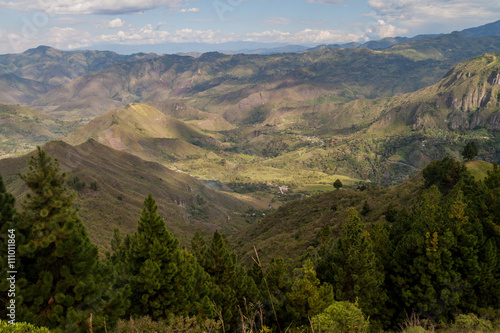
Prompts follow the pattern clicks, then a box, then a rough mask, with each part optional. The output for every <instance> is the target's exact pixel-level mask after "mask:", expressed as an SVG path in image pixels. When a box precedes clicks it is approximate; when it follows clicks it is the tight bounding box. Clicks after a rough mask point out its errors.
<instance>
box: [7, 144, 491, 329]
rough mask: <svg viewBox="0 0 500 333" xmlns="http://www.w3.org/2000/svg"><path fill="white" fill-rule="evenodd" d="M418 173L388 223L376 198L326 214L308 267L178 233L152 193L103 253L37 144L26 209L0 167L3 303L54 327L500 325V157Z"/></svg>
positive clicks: (222, 239) (27, 177)
mask: <svg viewBox="0 0 500 333" xmlns="http://www.w3.org/2000/svg"><path fill="white" fill-rule="evenodd" d="M471 148H472V149H473V148H474V147H470V146H469V147H468V148H467V149H466V150H464V157H466V158H469V157H470V156H472V157H473V155H474V154H473V152H472V153H470V152H469V153H467V152H468V151H469V150H470V149H471ZM472 157H471V158H472ZM422 174H423V179H424V184H423V186H422V190H421V192H420V193H419V194H418V198H417V199H416V200H415V202H412V204H411V207H410V208H409V209H407V208H402V209H398V208H396V207H397V205H394V206H391V208H389V209H387V211H385V212H384V216H385V218H384V221H383V222H380V223H366V222H365V221H364V215H365V214H366V211H365V210H369V209H370V207H364V209H363V211H361V212H358V211H356V209H354V208H352V207H351V208H346V209H347V215H346V216H347V218H346V219H345V220H344V221H342V223H341V225H340V226H338V228H337V230H338V232H336V233H332V230H331V225H330V224H328V223H327V224H325V225H324V227H323V228H322V229H321V231H320V233H319V234H318V235H317V239H318V241H317V245H316V247H315V248H314V249H312V251H309V255H307V256H305V257H304V258H303V260H301V264H300V266H298V267H295V266H296V265H290V263H289V262H288V261H286V260H284V259H282V258H279V257H277V258H273V259H272V260H271V261H270V263H269V264H263V262H262V261H261V259H260V258H259V251H258V249H255V255H254V256H253V258H252V260H253V265H250V266H249V265H245V266H244V265H243V264H242V262H241V261H240V260H239V258H237V256H236V254H235V253H234V252H233V251H232V249H231V248H230V246H229V243H228V240H227V238H226V236H225V235H224V234H222V233H219V232H218V231H215V232H214V234H213V237H212V238H211V239H209V240H207V239H203V237H202V236H200V235H199V234H198V233H197V234H196V235H195V236H194V238H193V239H192V241H191V244H190V247H186V246H181V245H180V243H179V241H178V239H177V238H176V237H175V236H174V235H173V234H172V233H171V232H170V231H169V230H167V228H166V224H165V220H164V219H163V218H162V217H161V216H159V214H158V211H157V210H158V207H157V205H156V202H155V199H154V198H153V197H152V196H151V195H149V196H148V197H147V198H145V200H144V207H143V211H142V214H141V215H140V216H138V217H137V218H138V224H137V230H136V231H135V232H134V233H132V234H128V235H121V234H120V232H119V231H118V230H115V234H114V237H113V240H112V243H111V245H110V248H111V249H112V250H111V251H110V252H108V253H105V254H103V255H100V254H99V252H98V250H97V247H96V246H95V245H94V244H93V243H92V242H91V241H90V238H89V234H88V233H87V231H86V229H85V227H84V224H83V223H82V221H81V220H80V218H79V216H78V210H77V208H76V206H75V205H74V203H73V197H74V194H73V192H72V191H71V190H70V187H69V186H68V179H66V175H65V174H64V173H63V172H62V171H61V169H60V167H59V164H58V162H57V160H55V159H52V158H51V157H50V156H48V155H47V153H46V152H45V151H44V150H43V149H41V148H40V147H38V150H37V151H36V153H35V155H33V156H32V157H31V159H30V160H29V169H28V171H27V172H26V173H24V174H20V175H19V176H20V178H21V179H22V180H23V182H24V183H25V185H26V186H27V187H28V188H29V189H30V193H29V194H28V195H27V196H26V199H25V200H24V201H23V202H22V203H21V205H20V207H21V208H20V209H19V210H18V211H16V209H15V208H14V205H15V202H14V201H15V200H14V197H13V196H12V195H11V194H10V193H9V192H8V191H7V189H6V187H5V185H4V183H3V181H2V180H1V179H0V221H1V222H0V246H1V249H0V255H1V261H2V266H3V265H4V264H5V263H7V262H8V263H9V264H12V265H14V266H10V267H9V268H10V270H11V271H14V272H15V274H14V277H15V282H14V284H15V286H14V289H12V288H13V287H12V279H11V280H9V278H11V277H12V275H9V274H10V273H11V272H9V271H6V270H2V276H1V282H0V292H1V294H0V298H1V301H2V303H3V304H2V308H1V310H0V315H1V317H2V318H11V319H12V320H14V321H15V322H26V323H29V324H26V325H27V326H29V325H36V326H43V327H46V328H48V329H50V330H51V331H52V332H88V331H91V332H112V331H115V332H131V331H133V332H149V331H155V332H312V331H314V332H368V331H369V332H379V331H382V330H392V331H399V330H401V329H403V330H406V331H407V332H410V331H411V332H425V331H426V330H433V329H434V328H453V327H455V328H457V329H459V331H460V329H469V331H492V330H493V329H494V328H493V327H494V326H495V325H496V327H497V328H498V320H499V318H500V306H499V305H500V256H499V253H500V168H499V167H498V165H494V167H493V169H492V170H491V171H488V172H487V177H486V178H485V179H484V180H481V181H478V180H476V179H475V178H474V177H473V176H472V175H471V174H470V172H469V171H468V170H467V168H466V167H465V165H464V163H463V162H458V161H456V160H454V159H452V158H444V159H442V160H436V161H434V162H432V163H430V164H429V165H428V166H427V167H426V168H425V169H424V170H423V171H422ZM338 191H355V190H354V189H339V190H338ZM299 200H301V199H299ZM332 207H336V206H335V203H334V202H332ZM332 209H333V208H332ZM284 213H286V212H283V209H279V210H278V211H276V212H275V213H274V214H284ZM165 218H166V219H167V220H168V216H166V217H165ZM12 235H14V236H12ZM9 239H15V241H14V242H12V241H11V242H9ZM13 243H15V247H14V248H15V258H14V259H13V258H11V257H8V253H10V252H9V249H12V248H13V247H12V246H11V245H9V244H13ZM12 300H14V304H15V306H14V308H15V310H14V311H10V310H9V308H8V307H7V305H10V304H12V303H13V302H12ZM13 313H14V316H12V314H13ZM9 314H10V315H11V316H10V317H9ZM1 325H3V326H0V328H1V327H7V326H6V325H4V323H2V324H1ZM29 327H31V328H26V330H27V331H35V329H34V328H33V327H34V326H29ZM5 329H7V328H5ZM2 331H4V329H2ZM40 332H44V330H42V329H40Z"/></svg>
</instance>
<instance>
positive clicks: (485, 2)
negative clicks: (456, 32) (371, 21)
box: [368, 0, 500, 32]
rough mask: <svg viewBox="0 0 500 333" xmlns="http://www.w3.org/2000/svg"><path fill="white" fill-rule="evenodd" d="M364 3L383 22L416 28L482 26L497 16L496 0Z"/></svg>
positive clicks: (499, 5) (382, 0)
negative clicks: (465, 24) (466, 24)
mask: <svg viewBox="0 0 500 333" xmlns="http://www.w3.org/2000/svg"><path fill="white" fill-rule="evenodd" d="M368 4H369V6H370V7H371V8H372V9H373V10H375V12H376V14H377V15H378V16H379V17H380V18H382V19H384V20H385V21H387V22H390V23H394V22H397V23H399V24H400V25H403V26H406V27H411V28H417V29H418V28H422V29H425V27H426V26H427V27H429V26H430V25H432V26H434V27H435V26H443V27H445V28H448V29H450V28H451V29H455V28H456V27H461V26H463V24H464V21H467V22H468V25H471V26H473V25H482V24H485V23H487V22H489V21H493V20H497V19H498V16H499V14H500V1H498V0H477V1H470V0H368ZM462 29H463V28H462ZM460 30H461V29H460ZM436 32H438V31H436Z"/></svg>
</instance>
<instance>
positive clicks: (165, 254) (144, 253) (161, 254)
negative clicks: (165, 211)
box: [115, 195, 211, 320]
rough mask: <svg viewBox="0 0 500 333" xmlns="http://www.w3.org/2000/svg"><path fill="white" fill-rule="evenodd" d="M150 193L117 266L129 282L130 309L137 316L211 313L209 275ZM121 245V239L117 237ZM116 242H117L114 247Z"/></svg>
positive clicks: (160, 317)
mask: <svg viewBox="0 0 500 333" xmlns="http://www.w3.org/2000/svg"><path fill="white" fill-rule="evenodd" d="M157 211H158V206H157V205H156V202H155V200H154V199H153V197H152V196H151V195H149V196H148V197H147V198H146V199H145V200H144V209H143V211H142V214H141V217H140V219H139V222H138V225H137V232H135V233H134V234H133V235H132V236H131V237H130V239H129V240H128V242H127V244H126V245H125V247H124V248H123V250H122V251H123V252H124V253H120V252H118V253H116V256H118V257H124V259H123V262H120V261H118V263H117V265H118V266H117V269H118V270H119V272H122V273H123V275H124V276H125V278H126V281H125V282H124V283H125V284H130V287H131V290H132V294H131V296H130V302H131V305H132V306H131V309H130V312H131V313H132V314H134V315H149V316H151V317H152V318H153V319H155V320H157V319H167V318H169V317H171V316H173V315H197V314H199V313H203V312H204V314H205V315H209V316H210V314H211V305H210V303H209V300H208V295H207V294H208V291H209V287H208V285H207V279H208V277H207V276H206V274H204V273H203V272H202V271H201V270H200V267H199V265H198V263H197V262H196V260H195V258H194V257H193V256H192V255H191V254H190V253H188V252H187V251H186V250H184V249H181V248H180V247H179V241H178V240H177V239H176V238H175V237H174V236H173V235H172V234H171V233H170V232H169V231H168V230H167V229H166V228H165V221H164V220H163V218H161V217H160V216H159V215H158V212H157ZM115 243H118V247H119V246H120V242H119V240H116V242H115ZM116 246H117V245H116V244H115V247H116Z"/></svg>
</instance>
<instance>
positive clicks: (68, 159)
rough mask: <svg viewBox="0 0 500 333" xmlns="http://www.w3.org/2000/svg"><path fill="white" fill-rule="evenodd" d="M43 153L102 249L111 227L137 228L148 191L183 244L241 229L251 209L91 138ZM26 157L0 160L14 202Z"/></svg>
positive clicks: (56, 143)
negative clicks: (54, 160) (57, 166)
mask: <svg viewBox="0 0 500 333" xmlns="http://www.w3.org/2000/svg"><path fill="white" fill-rule="evenodd" d="M43 149H44V150H46V151H47V153H48V154H49V155H50V156H53V157H55V158H57V159H58V160H59V163H60V165H61V168H62V169H63V170H64V171H65V172H67V174H68V176H67V179H68V181H69V183H70V186H71V187H73V188H74V189H75V191H76V192H77V193H76V195H77V198H76V203H77V204H78V206H79V207H80V213H79V214H80V216H81V218H82V220H83V221H84V223H85V225H86V227H87V229H88V230H89V232H90V234H91V236H92V240H93V241H94V242H96V243H97V244H98V245H100V246H102V247H104V248H107V247H108V246H109V241H110V239H111V237H112V233H113V229H114V228H116V227H118V228H120V229H121V231H122V232H125V233H129V232H132V231H134V230H135V229H136V227H137V220H138V218H139V216H140V213H141V209H142V203H143V201H144V198H145V197H146V196H147V195H148V194H150V193H151V194H152V195H153V196H154V198H155V199H156V201H157V203H158V206H159V207H160V208H159V211H160V213H161V215H162V216H163V217H164V218H165V220H166V221H167V227H168V229H169V230H170V231H172V232H173V233H174V234H175V235H176V236H177V237H179V238H180V239H181V240H182V241H183V242H184V243H186V242H188V241H189V240H190V239H191V237H192V236H193V235H194V233H195V232H196V231H199V232H200V233H202V234H205V235H208V234H211V233H213V231H214V230H216V229H218V230H221V231H223V232H225V233H228V234H231V233H233V232H234V231H236V230H238V229H240V228H243V227H244V226H246V222H243V218H242V216H241V212H243V211H245V210H247V209H249V208H250V206H249V205H248V204H247V203H245V201H242V200H239V199H235V198H234V197H232V196H229V195H227V194H224V193H220V192H217V191H214V190H212V189H210V188H208V187H206V186H204V185H203V184H202V183H201V182H199V181H197V180H195V179H194V178H192V177H190V176H188V175H187V174H184V173H180V172H175V171H172V170H169V169H167V168H165V167H163V166H161V165H159V164H157V163H153V162H147V161H144V160H141V159H140V158H138V157H136V156H134V155H130V154H128V153H125V152H120V151H117V150H113V149H111V148H109V147H106V146H104V145H102V144H100V143H98V142H96V141H94V140H89V141H87V142H85V143H83V144H81V145H78V146H76V147H73V146H70V145H68V144H67V143H64V142H61V141H52V142H49V143H47V144H46V145H44V146H43ZM28 158H29V155H25V156H22V157H18V158H6V159H2V160H0V173H1V174H2V176H3V178H4V180H5V182H6V185H7V188H8V190H9V191H11V192H12V193H13V194H14V195H15V196H16V197H17V198H18V201H17V203H18V204H19V203H20V202H21V199H22V198H23V197H24V193H25V191H26V190H25V187H24V185H23V184H22V183H21V180H20V179H19V177H18V173H19V172H21V173H23V172H25V170H26V167H27V164H26V163H27V160H28ZM75 177H77V179H75ZM83 183H85V184H84V185H83V186H82V184H83Z"/></svg>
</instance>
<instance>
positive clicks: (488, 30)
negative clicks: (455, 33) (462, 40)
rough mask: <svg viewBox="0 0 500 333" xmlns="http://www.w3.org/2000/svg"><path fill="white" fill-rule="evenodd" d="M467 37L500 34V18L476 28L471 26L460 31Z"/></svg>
mask: <svg viewBox="0 0 500 333" xmlns="http://www.w3.org/2000/svg"><path fill="white" fill-rule="evenodd" d="M460 32H461V33H462V34H464V35H465V36H467V37H471V38H474V37H485V36H500V20H498V21H496V22H493V23H488V24H485V25H482V26H479V27H476V28H470V29H465V30H462V31H460Z"/></svg>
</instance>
